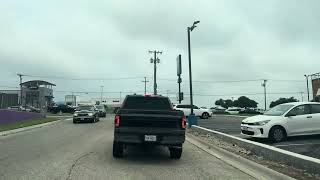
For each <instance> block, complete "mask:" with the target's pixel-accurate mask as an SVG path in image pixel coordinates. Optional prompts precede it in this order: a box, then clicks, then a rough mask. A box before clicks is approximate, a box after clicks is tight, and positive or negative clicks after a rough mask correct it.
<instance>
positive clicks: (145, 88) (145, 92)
mask: <svg viewBox="0 0 320 180" xmlns="http://www.w3.org/2000/svg"><path fill="white" fill-rule="evenodd" d="M141 82H143V83H144V95H146V94H147V82H149V81H147V77H144V81H141Z"/></svg>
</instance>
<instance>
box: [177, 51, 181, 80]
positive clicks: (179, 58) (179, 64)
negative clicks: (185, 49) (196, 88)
mask: <svg viewBox="0 0 320 180" xmlns="http://www.w3.org/2000/svg"><path fill="white" fill-rule="evenodd" d="M181 74H182V65H181V54H179V55H178V56H177V76H180V75H181Z"/></svg>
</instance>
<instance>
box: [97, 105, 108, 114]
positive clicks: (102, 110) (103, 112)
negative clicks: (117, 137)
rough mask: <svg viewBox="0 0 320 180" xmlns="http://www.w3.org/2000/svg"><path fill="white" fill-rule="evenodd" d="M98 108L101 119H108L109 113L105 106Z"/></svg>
mask: <svg viewBox="0 0 320 180" xmlns="http://www.w3.org/2000/svg"><path fill="white" fill-rule="evenodd" d="M96 108H97V109H98V111H99V117H106V115H107V112H106V109H105V107H104V105H97V106H96Z"/></svg>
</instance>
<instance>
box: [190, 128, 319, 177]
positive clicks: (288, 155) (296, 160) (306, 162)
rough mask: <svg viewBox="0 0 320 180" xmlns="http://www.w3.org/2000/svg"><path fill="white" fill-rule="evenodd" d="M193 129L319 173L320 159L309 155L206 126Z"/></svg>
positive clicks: (274, 159)
mask: <svg viewBox="0 0 320 180" xmlns="http://www.w3.org/2000/svg"><path fill="white" fill-rule="evenodd" d="M192 128H193V130H197V131H200V132H203V133H209V134H213V135H214V136H216V137H218V138H220V139H222V140H224V141H226V142H230V143H232V144H236V145H237V146H239V147H242V148H245V149H247V150H250V151H251V152H252V153H253V154H255V155H258V156H261V157H263V158H264V159H267V160H270V161H274V162H279V163H283V164H286V165H288V166H292V167H295V168H298V169H303V170H306V171H308V172H310V173H316V174H319V171H320V160H319V159H316V158H312V157H309V156H305V155H301V154H297V153H293V152H290V151H286V150H283V149H279V148H276V147H273V146H270V145H266V144H262V143H258V142H254V141H249V140H246V139H241V138H238V137H235V136H231V135H229V134H225V133H222V132H218V131H214V130H211V129H207V128H204V127H200V126H196V125H192Z"/></svg>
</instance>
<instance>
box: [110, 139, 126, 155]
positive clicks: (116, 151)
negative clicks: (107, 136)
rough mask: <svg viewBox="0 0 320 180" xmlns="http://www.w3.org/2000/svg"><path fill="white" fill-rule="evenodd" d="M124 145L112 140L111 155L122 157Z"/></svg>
mask: <svg viewBox="0 0 320 180" xmlns="http://www.w3.org/2000/svg"><path fill="white" fill-rule="evenodd" d="M123 149H124V146H123V144H122V143H119V142H114V141H113V157H115V158H122V157H123Z"/></svg>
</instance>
